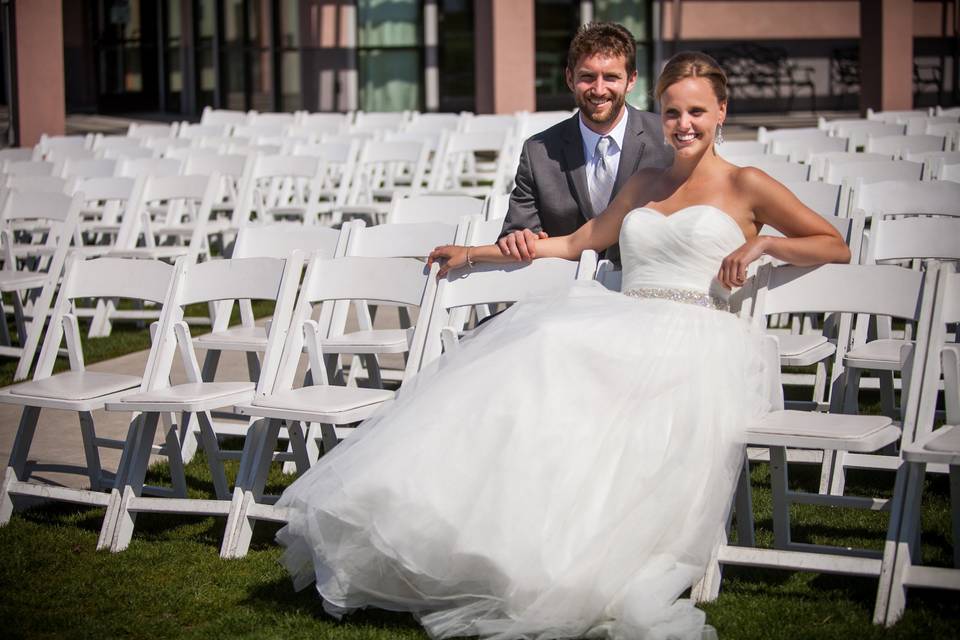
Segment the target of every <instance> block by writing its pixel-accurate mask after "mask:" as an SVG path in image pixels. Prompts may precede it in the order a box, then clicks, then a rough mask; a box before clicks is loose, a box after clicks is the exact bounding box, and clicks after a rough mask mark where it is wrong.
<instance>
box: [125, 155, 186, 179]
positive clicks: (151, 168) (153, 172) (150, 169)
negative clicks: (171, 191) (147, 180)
mask: <svg viewBox="0 0 960 640" xmlns="http://www.w3.org/2000/svg"><path fill="white" fill-rule="evenodd" d="M182 171H183V162H182V161H181V160H177V159H175V158H136V159H132V160H124V161H123V162H121V163H120V167H119V168H118V169H117V175H121V176H125V177H128V178H139V177H140V176H143V177H151V178H159V177H161V176H178V175H180V174H181V172H182Z"/></svg>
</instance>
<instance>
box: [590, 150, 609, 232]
mask: <svg viewBox="0 0 960 640" xmlns="http://www.w3.org/2000/svg"><path fill="white" fill-rule="evenodd" d="M610 142H611V140H610V136H602V137H601V138H600V140H598V141H597V149H596V151H594V153H593V190H592V191H591V192H590V203H591V204H592V205H593V213H594V215H600V214H601V213H602V212H603V210H604V209H606V208H607V205H608V204H609V203H610V193H611V192H612V191H613V181H614V178H615V176H614V175H613V171H612V170H611V167H610V163H609V162H608V161H607V149H609V148H610Z"/></svg>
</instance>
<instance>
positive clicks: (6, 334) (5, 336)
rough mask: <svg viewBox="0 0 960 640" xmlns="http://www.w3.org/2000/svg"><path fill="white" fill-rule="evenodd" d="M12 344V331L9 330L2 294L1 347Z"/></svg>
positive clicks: (0, 304)
mask: <svg viewBox="0 0 960 640" xmlns="http://www.w3.org/2000/svg"><path fill="white" fill-rule="evenodd" d="M11 344H13V343H12V342H10V330H9V329H8V328H7V310H6V308H5V307H4V306H3V294H2V293H0V345H3V346H5V347H9V346H10V345H11Z"/></svg>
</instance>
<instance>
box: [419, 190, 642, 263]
mask: <svg viewBox="0 0 960 640" xmlns="http://www.w3.org/2000/svg"><path fill="white" fill-rule="evenodd" d="M639 183H640V180H639V174H637V175H634V176H632V177H631V178H630V180H629V181H628V182H627V184H625V185H624V186H623V188H622V189H621V190H620V192H619V193H618V194H617V197H616V198H614V199H613V201H612V202H610V205H609V206H608V207H607V208H606V209H605V210H604V212H603V213H601V214H600V215H599V216H597V217H596V218H593V219H592V220H588V221H587V222H586V224H584V225H583V226H581V227H580V228H579V229H577V230H576V231H575V232H573V233H571V234H569V235H566V236H557V237H555V238H540V239H538V240H536V241H534V243H533V244H532V245H531V244H528V245H527V246H528V248H529V249H530V255H531V256H532V257H533V258H566V259H567V260H578V259H579V258H580V254H581V253H583V252H584V251H586V250H587V249H593V250H594V251H603V250H604V249H606V248H608V247H610V246H611V245H613V244H616V242H617V240H618V238H619V237H620V225H621V224H622V223H623V219H624V218H625V217H626V215H627V213H628V212H629V211H630V210H631V209H632V208H633V207H634V206H635V203H636V202H637V197H638V195H639V193H638V190H639V188H640V184H639ZM435 260H442V261H443V264H442V265H441V267H440V276H443V275H445V274H446V273H447V272H448V271H449V270H450V269H456V268H458V267H462V266H464V265H467V264H473V263H475V262H516V261H517V258H516V257H514V256H512V255H510V254H504V253H503V251H501V250H500V247H499V246H497V245H495V244H490V245H483V246H479V247H461V246H459V245H444V246H442V247H437V248H436V249H434V250H433V251H432V252H430V255H429V256H428V257H427V263H428V264H432V263H433V262H434V261H435Z"/></svg>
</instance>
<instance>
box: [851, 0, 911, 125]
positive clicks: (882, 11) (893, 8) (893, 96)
mask: <svg viewBox="0 0 960 640" xmlns="http://www.w3.org/2000/svg"><path fill="white" fill-rule="evenodd" d="M868 107H869V108H871V109H873V110H875V111H889V110H905V109H912V108H913V2H908V1H905V0H860V111H861V112H863V113H865V112H866V110H867V108H868Z"/></svg>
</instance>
